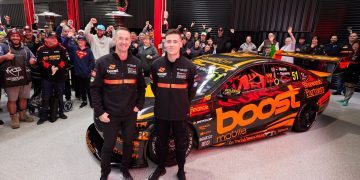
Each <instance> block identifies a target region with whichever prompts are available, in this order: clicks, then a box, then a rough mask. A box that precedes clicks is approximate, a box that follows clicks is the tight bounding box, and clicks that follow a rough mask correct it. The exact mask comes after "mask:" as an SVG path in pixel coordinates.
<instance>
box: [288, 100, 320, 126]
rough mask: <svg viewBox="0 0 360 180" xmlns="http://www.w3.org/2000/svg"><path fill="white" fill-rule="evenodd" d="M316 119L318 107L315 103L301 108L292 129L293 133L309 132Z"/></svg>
mask: <svg viewBox="0 0 360 180" xmlns="http://www.w3.org/2000/svg"><path fill="white" fill-rule="evenodd" d="M315 118H316V105H315V104H314V103H308V104H306V105H304V106H303V107H301V109H300V112H299V114H298V116H297V117H296V119H295V122H294V125H293V127H292V130H293V131H296V132H305V131H308V130H309V129H310V128H311V126H312V124H313V122H314V121H315Z"/></svg>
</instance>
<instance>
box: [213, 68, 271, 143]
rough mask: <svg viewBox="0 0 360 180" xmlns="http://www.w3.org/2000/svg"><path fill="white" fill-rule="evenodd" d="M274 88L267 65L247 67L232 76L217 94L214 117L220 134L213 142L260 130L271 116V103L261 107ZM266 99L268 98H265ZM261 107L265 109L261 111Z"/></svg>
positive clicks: (236, 137)
mask: <svg viewBox="0 0 360 180" xmlns="http://www.w3.org/2000/svg"><path fill="white" fill-rule="evenodd" d="M271 91H272V89H271V88H268V87H267V78H266V76H265V69H264V65H262V64H257V65H252V66H249V67H246V68H245V69H243V70H241V71H240V72H239V73H236V74H235V75H234V76H232V77H231V78H229V79H228V80H227V81H226V82H225V83H224V84H223V85H222V86H221V87H220V89H219V92H218V93H217V95H216V96H215V98H214V108H213V112H212V113H213V117H215V121H214V123H216V136H215V137H214V139H213V143H214V144H217V143H221V142H232V141H231V140H234V139H239V138H241V137H243V136H247V135H248V134H251V133H254V132H256V131H259V130H260V128H259V127H262V126H263V124H264V122H267V121H266V120H260V121H259V116H260V118H264V117H265V116H268V113H267V111H269V110H270V109H271V105H269V106H267V105H265V104H264V103H263V104H264V106H262V107H260V108H259V103H260V102H262V101H263V100H264V99H266V98H267V97H268V94H269V93H271ZM265 103H266V102H265ZM259 110H261V112H259Z"/></svg>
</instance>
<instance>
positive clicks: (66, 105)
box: [64, 101, 73, 112]
mask: <svg viewBox="0 0 360 180" xmlns="http://www.w3.org/2000/svg"><path fill="white" fill-rule="evenodd" d="M72 108H73V103H72V102H71V101H65V102H64V111H65V112H69V111H71V110H72Z"/></svg>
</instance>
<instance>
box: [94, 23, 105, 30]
mask: <svg viewBox="0 0 360 180" xmlns="http://www.w3.org/2000/svg"><path fill="white" fill-rule="evenodd" d="M96 29H100V30H103V31H105V26H104V25H102V24H99V25H97V26H96Z"/></svg>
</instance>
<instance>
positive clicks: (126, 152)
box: [101, 112, 137, 175]
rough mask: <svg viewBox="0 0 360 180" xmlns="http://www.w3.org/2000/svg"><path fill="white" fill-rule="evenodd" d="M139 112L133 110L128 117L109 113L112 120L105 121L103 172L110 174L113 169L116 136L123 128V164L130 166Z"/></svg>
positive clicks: (102, 155) (125, 166)
mask: <svg viewBox="0 0 360 180" xmlns="http://www.w3.org/2000/svg"><path fill="white" fill-rule="evenodd" d="M136 117H137V113H135V112H133V113H131V114H130V115H129V116H126V117H113V116H110V115H109V119H110V122H109V123H103V125H104V126H103V132H104V133H103V135H104V144H103V147H102V149H101V173H102V174H106V175H107V174H109V173H110V171H111V165H110V163H111V156H112V154H113V148H114V146H115V143H116V138H117V136H118V134H119V130H121V138H122V140H123V149H122V151H123V154H122V160H121V166H122V167H124V168H128V167H129V165H130V163H131V157H132V153H133V140H134V138H135V135H136V134H135V132H136Z"/></svg>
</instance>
